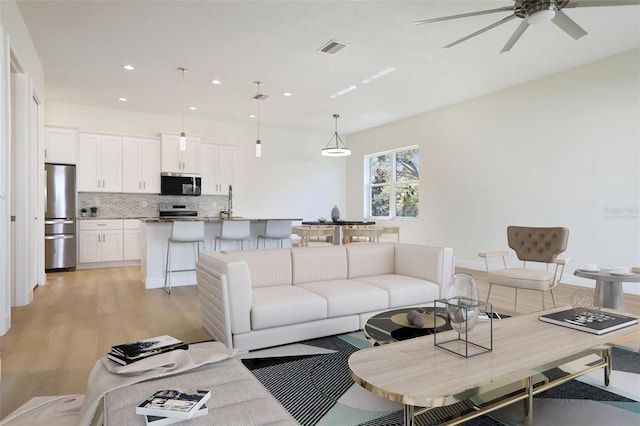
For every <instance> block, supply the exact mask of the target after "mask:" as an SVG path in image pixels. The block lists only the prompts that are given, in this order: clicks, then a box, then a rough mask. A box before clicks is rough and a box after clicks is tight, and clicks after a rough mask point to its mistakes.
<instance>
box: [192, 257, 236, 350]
mask: <svg viewBox="0 0 640 426" xmlns="http://www.w3.org/2000/svg"><path fill="white" fill-rule="evenodd" d="M196 275H197V277H198V296H199V299H200V317H201V318H202V325H203V327H204V329H205V330H206V331H207V333H209V335H210V336H211V337H213V338H214V339H216V340H217V341H218V342H220V343H223V344H224V345H225V346H227V347H230V348H231V347H233V338H232V336H231V316H230V315H229V293H228V287H227V277H226V276H224V275H222V274H219V273H217V272H216V271H214V270H213V269H212V268H210V267H208V266H206V265H199V266H198V268H197V269H196Z"/></svg>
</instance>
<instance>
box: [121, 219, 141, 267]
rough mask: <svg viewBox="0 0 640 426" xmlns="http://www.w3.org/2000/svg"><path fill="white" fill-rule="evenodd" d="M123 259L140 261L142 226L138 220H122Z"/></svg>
mask: <svg viewBox="0 0 640 426" xmlns="http://www.w3.org/2000/svg"><path fill="white" fill-rule="evenodd" d="M122 241H123V252H122V253H123V254H122V256H123V259H124V260H140V258H141V257H142V256H141V253H142V252H141V250H142V244H141V241H142V224H141V223H140V221H139V220H138V219H124V220H123V231H122Z"/></svg>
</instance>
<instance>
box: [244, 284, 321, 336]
mask: <svg viewBox="0 0 640 426" xmlns="http://www.w3.org/2000/svg"><path fill="white" fill-rule="evenodd" d="M326 317H327V301H326V300H325V299H323V298H322V297H320V296H318V295H317V294H314V293H313V292H309V291H307V290H305V289H302V288H298V287H295V286H274V287H260V288H254V289H253V300H252V304H251V329H252V330H259V329H263V328H269V327H278V326H281V325H289V324H297V323H301V322H307V321H315V320H319V319H325V318H326Z"/></svg>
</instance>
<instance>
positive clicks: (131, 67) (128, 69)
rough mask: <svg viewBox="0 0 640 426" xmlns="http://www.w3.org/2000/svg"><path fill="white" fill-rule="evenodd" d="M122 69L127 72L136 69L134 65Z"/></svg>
mask: <svg viewBox="0 0 640 426" xmlns="http://www.w3.org/2000/svg"><path fill="white" fill-rule="evenodd" d="M122 68H124V69H125V70H127V71H133V70H134V69H135V68H134V66H133V65H129V64H127V65H125V66H123V67H122Z"/></svg>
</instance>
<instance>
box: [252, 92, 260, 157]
mask: <svg viewBox="0 0 640 426" xmlns="http://www.w3.org/2000/svg"><path fill="white" fill-rule="evenodd" d="M253 83H254V84H256V85H257V86H258V94H257V95H256V96H255V99H256V100H257V101H258V115H257V116H256V117H257V118H258V139H256V157H262V142H261V141H260V97H261V95H260V85H261V84H262V82H261V81H254V82H253Z"/></svg>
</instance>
